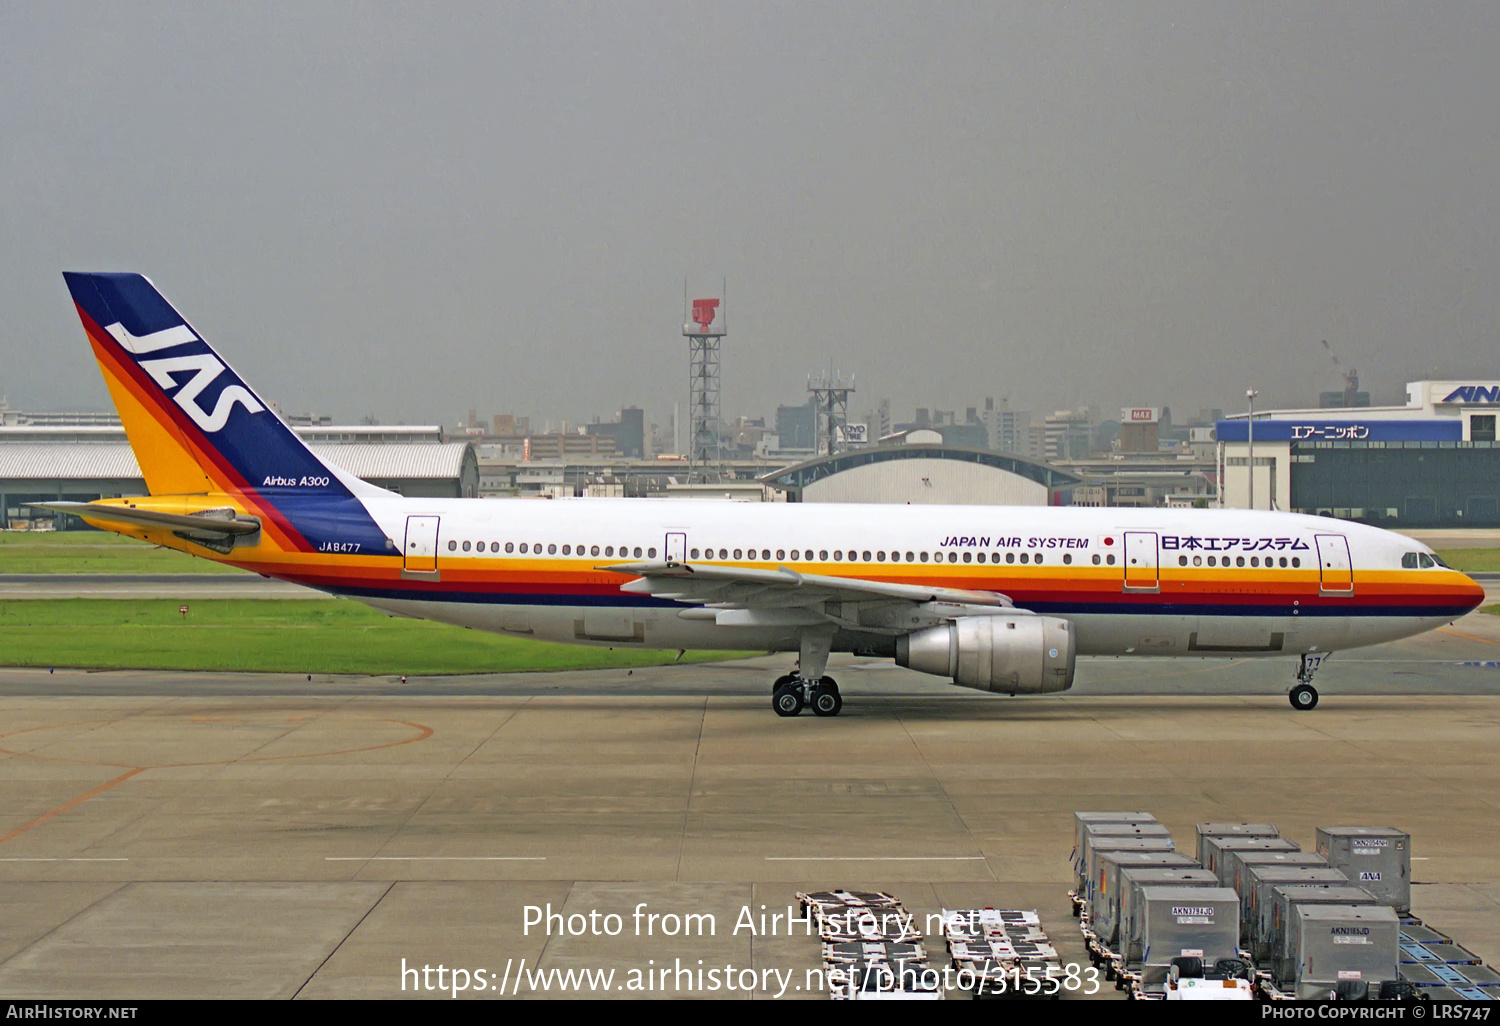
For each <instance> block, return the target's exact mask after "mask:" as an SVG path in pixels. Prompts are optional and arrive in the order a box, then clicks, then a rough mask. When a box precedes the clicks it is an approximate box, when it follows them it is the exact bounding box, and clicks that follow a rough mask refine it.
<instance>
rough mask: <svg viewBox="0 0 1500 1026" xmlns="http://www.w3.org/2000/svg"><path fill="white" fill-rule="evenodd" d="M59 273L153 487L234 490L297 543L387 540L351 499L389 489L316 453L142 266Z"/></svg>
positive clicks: (182, 491)
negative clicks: (133, 270) (127, 270)
mask: <svg viewBox="0 0 1500 1026" xmlns="http://www.w3.org/2000/svg"><path fill="white" fill-rule="evenodd" d="M63 278H64V279H65V280H66V281H67V284H68V291H69V292H70V293H72V296H73V302H74V305H75V306H76V307H77V308H78V315H79V318H80V319H81V320H82V321H83V327H84V331H85V332H86V333H87V335H88V338H89V343H90V345H92V347H93V350H94V356H95V358H96V359H97V360H98V362H99V369H100V370H101V371H102V372H103V374H104V381H105V384H106V385H108V387H109V391H110V395H111V397H112V398H113V399H114V402H115V407H116V409H118V410H119V412H120V419H121V421H122V422H123V423H124V425H125V433H126V435H127V436H128V437H129V439H130V445H131V448H133V449H134V450H135V455H136V461H137V462H138V463H139V464H140V466H141V473H142V475H143V476H144V477H145V479H146V487H147V488H148V489H149V490H150V492H151V494H153V495H191V494H209V493H220V494H227V495H234V496H238V497H240V498H242V499H243V500H244V501H245V503H246V504H247V505H248V506H249V507H251V508H253V510H254V511H255V512H257V513H261V514H263V515H265V516H267V517H268V518H269V519H270V520H271V521H272V522H273V523H276V524H278V525H279V526H280V527H281V528H282V530H281V531H280V532H278V533H280V534H282V535H284V540H285V541H286V542H288V543H290V544H291V545H292V546H293V547H294V548H299V549H301V548H311V547H314V546H315V545H316V544H317V540H318V539H320V538H321V539H323V540H325V541H326V540H338V541H349V542H350V543H352V544H359V545H361V546H363V545H364V544H367V543H368V544H374V543H375V542H376V541H377V540H378V541H379V542H380V543H382V546H383V543H384V542H385V536H384V534H383V533H380V532H379V529H378V528H377V527H376V526H375V524H374V522H373V521H372V520H371V519H370V517H369V514H368V513H367V512H366V511H365V510H364V507H363V506H362V504H361V503H360V502H359V501H358V500H359V498H362V497H363V498H372V497H375V496H385V495H390V494H392V493H391V492H388V491H386V490H385V489H383V488H378V487H376V486H375V485H371V484H369V483H367V482H365V481H361V480H360V479H359V478H357V477H355V476H353V475H352V474H349V473H347V472H346V471H343V470H340V469H339V468H337V467H335V466H331V465H329V464H327V463H325V462H324V461H322V460H320V459H319V458H318V457H317V456H316V455H314V453H313V452H312V450H311V449H309V448H308V447H307V445H306V444H305V443H304V442H303V441H302V439H301V438H299V437H298V436H297V433H296V432H295V431H293V430H292V429H291V428H290V427H289V426H287V424H286V423H285V422H284V421H283V420H282V419H281V418H280V417H279V416H277V415H276V413H275V412H274V411H273V410H271V409H270V408H269V406H268V405H267V403H266V402H265V401H264V400H262V399H261V398H260V397H259V396H258V395H256V394H255V392H254V390H252V389H251V388H250V386H249V385H247V384H246V383H245V382H244V381H243V380H242V379H241V378H240V376H239V375H238V374H236V373H235V372H234V370H233V369H231V368H230V366H229V364H228V363H227V362H226V361H225V360H224V359H223V358H222V357H220V356H219V354H218V353H216V352H215V351H214V350H213V348H212V347H211V346H210V345H209V344H208V343H207V342H206V341H204V339H203V337H202V336H201V335H200V334H198V332H197V331H195V330H194V329H193V327H192V326H191V325H190V324H188V322H187V319H186V318H184V317H183V316H182V315H181V314H180V313H178V312H177V310H176V309H175V308H174V307H173V306H172V304H171V303H169V302H168V301H167V300H166V298H165V297H164V296H162V294H161V293H160V292H159V291H157V289H156V286H155V285H153V284H152V283H151V282H150V281H149V280H147V279H146V278H144V277H143V276H141V275H139V274H86V273H79V272H65V273H64V274H63ZM360 521H362V522H363V523H359V522H360ZM351 533H352V534H356V535H359V536H360V539H359V540H358V541H353V540H352V539H351V538H350V537H348V536H350V535H351Z"/></svg>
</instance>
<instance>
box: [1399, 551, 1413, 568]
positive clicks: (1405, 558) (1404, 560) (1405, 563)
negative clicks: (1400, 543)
mask: <svg viewBox="0 0 1500 1026" xmlns="http://www.w3.org/2000/svg"><path fill="white" fill-rule="evenodd" d="M1401 567H1402V569H1404V570H1415V569H1416V568H1417V554H1416V553H1415V552H1403V553H1402V554H1401Z"/></svg>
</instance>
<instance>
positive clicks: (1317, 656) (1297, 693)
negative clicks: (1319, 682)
mask: <svg viewBox="0 0 1500 1026" xmlns="http://www.w3.org/2000/svg"><path fill="white" fill-rule="evenodd" d="M1327 658H1328V654H1327V653H1326V652H1306V653H1304V654H1303V656H1302V662H1301V664H1300V665H1299V666H1298V667H1297V680H1298V681H1299V683H1297V684H1294V685H1293V686H1292V689H1291V690H1290V691H1288V692H1287V695H1286V697H1287V699H1288V701H1290V702H1291V703H1292V708H1293V709H1296V710H1297V711H1298V712H1306V711H1307V710H1308V709H1316V708H1317V707H1318V689H1317V688H1315V687H1313V686H1312V679H1313V674H1315V673H1317V672H1318V667H1319V666H1322V665H1323V660H1324V659H1327Z"/></svg>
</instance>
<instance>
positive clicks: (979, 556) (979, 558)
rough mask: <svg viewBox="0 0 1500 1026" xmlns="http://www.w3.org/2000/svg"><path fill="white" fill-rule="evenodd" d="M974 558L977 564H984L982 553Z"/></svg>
mask: <svg viewBox="0 0 1500 1026" xmlns="http://www.w3.org/2000/svg"><path fill="white" fill-rule="evenodd" d="M974 558H975V559H977V560H979V562H981V563H983V562H984V553H983V552H981V553H979V554H978V555H977V556H975V557H974Z"/></svg>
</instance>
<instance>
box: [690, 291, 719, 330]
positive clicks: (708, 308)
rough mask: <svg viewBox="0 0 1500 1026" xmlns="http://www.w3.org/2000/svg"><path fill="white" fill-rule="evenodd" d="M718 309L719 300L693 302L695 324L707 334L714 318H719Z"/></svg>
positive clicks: (697, 300) (696, 300)
mask: <svg viewBox="0 0 1500 1026" xmlns="http://www.w3.org/2000/svg"><path fill="white" fill-rule="evenodd" d="M718 309H719V301H718V300H717V299H695V300H693V323H695V324H697V325H698V327H700V328H702V329H703V331H704V332H705V333H707V331H708V327H709V325H711V324H713V322H714V318H715V317H717V316H718Z"/></svg>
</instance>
